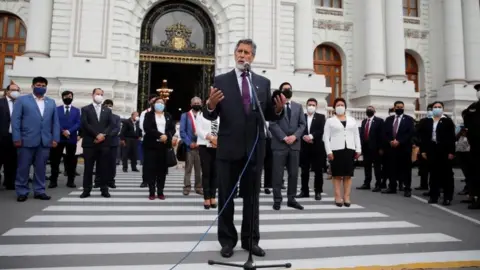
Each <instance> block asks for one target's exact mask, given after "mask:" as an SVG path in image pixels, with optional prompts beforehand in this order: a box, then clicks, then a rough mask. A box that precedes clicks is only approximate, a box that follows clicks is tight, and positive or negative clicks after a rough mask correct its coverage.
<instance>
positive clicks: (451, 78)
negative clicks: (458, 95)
mask: <svg viewBox="0 0 480 270" xmlns="http://www.w3.org/2000/svg"><path fill="white" fill-rule="evenodd" d="M477 5H478V1H477ZM443 21H444V24H443V29H444V30H443V31H444V32H443V35H444V37H443V38H444V44H445V83H446V84H464V83H465V51H464V44H463V43H464V42H463V19H462V2H461V1H449V0H444V1H443ZM477 27H478V26H477ZM477 49H478V48H477Z"/></svg>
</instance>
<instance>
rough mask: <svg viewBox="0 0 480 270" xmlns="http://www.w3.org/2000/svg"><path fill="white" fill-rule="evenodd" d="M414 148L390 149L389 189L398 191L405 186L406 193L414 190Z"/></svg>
mask: <svg viewBox="0 0 480 270" xmlns="http://www.w3.org/2000/svg"><path fill="white" fill-rule="evenodd" d="M411 149H412V148H411V147H410V149H409V150H406V149H404V148H398V149H396V148H390V149H389V153H388V157H389V161H390V162H389V164H388V166H389V171H390V174H389V178H390V181H389V188H390V189H392V190H396V189H397V186H400V187H401V185H403V186H404V187H405V191H411V190H412V150H411Z"/></svg>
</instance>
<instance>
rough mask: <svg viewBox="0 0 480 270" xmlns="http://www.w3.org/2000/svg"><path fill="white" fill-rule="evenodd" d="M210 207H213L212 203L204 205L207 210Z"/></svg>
mask: <svg viewBox="0 0 480 270" xmlns="http://www.w3.org/2000/svg"><path fill="white" fill-rule="evenodd" d="M210 207H211V205H210V204H204V205H203V208H204V209H205V210H208V209H210Z"/></svg>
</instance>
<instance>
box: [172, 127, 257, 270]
mask: <svg viewBox="0 0 480 270" xmlns="http://www.w3.org/2000/svg"><path fill="white" fill-rule="evenodd" d="M259 137H260V129H259V128H258V126H257V137H256V138H255V142H254V143H253V147H252V150H251V151H250V153H249V154H248V159H247V162H246V163H245V166H243V170H242V172H241V173H240V175H239V176H238V180H237V183H236V184H235V186H234V188H233V189H232V193H230V196H229V197H228V199H227V201H226V202H225V205H223V207H222V208H221V209H220V211H219V213H218V214H217V216H216V217H215V219H214V220H213V222H212V223H211V224H210V225H209V226H208V228H207V230H206V231H205V232H204V233H203V235H202V236H201V237H200V240H198V242H197V243H196V244H195V245H194V246H193V248H192V249H191V250H190V251H188V252H187V254H185V256H183V258H182V259H180V260H179V261H178V262H177V263H176V264H174V265H173V266H172V268H170V270H173V269H175V268H176V267H177V266H179V265H180V264H181V263H182V262H183V261H184V260H185V259H187V258H188V257H189V256H190V255H191V254H192V253H193V252H194V251H195V249H196V248H197V247H198V245H200V243H201V242H202V241H203V240H204V239H205V237H206V236H207V235H208V232H209V231H210V230H211V229H212V227H213V225H215V223H216V222H217V220H218V218H219V217H220V215H221V214H222V213H223V211H224V210H225V207H227V205H228V204H229V203H230V201H231V200H232V198H233V195H234V194H235V192H236V191H237V188H238V186H239V184H240V181H241V180H242V177H243V175H244V174H245V171H246V170H247V167H248V164H249V163H250V160H251V159H252V156H253V153H255V148H257V145H258V139H259Z"/></svg>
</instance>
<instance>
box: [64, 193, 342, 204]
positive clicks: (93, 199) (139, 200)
mask: <svg viewBox="0 0 480 270" xmlns="http://www.w3.org/2000/svg"><path fill="white" fill-rule="evenodd" d="M145 196H147V194H145ZM58 201H59V202H96V203H100V202H111V203H119V202H129V203H157V204H158V203H160V202H159V200H148V198H147V197H145V198H122V197H111V198H103V197H93V196H92V197H88V198H83V199H82V198H75V197H64V198H61V199H60V200H58ZM165 201H168V202H179V203H182V202H183V203H185V202H199V203H201V202H203V197H202V196H195V197H188V198H186V196H183V197H182V198H171V197H170V198H169V197H167V198H166V200H165ZM241 201H242V200H241V198H240V199H239V200H238V201H237V200H236V201H235V203H237V202H241ZM297 201H298V202H306V201H312V198H297ZM322 201H323V202H333V201H334V198H331V197H330V198H322ZM260 202H271V203H273V199H272V198H271V197H266V196H265V197H260Z"/></svg>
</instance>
